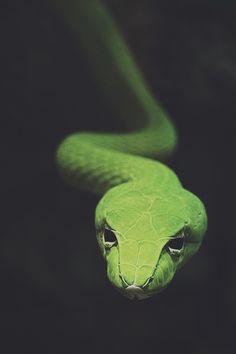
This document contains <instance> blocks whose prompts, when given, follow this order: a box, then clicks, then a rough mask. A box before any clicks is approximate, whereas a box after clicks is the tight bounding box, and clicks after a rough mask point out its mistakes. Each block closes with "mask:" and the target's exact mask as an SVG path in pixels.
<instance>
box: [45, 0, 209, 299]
mask: <svg viewBox="0 0 236 354" xmlns="http://www.w3.org/2000/svg"><path fill="white" fill-rule="evenodd" d="M50 1H51V3H52V4H53V6H54V8H55V10H56V11H57V13H58V14H59V15H60V16H61V17H62V19H63V21H64V22H65V23H66V24H67V25H68V27H69V28H70V30H71V32H72V34H73V36H74V37H75V39H76V40H77V41H78V44H79V46H80V47H81V48H82V49H83V52H84V55H85V57H86V59H87V63H88V65H89V66H90V68H91V72H92V73H93V75H94V78H95V80H96V82H97V84H98V86H99V87H100V89H101V91H102V92H103V94H104V98H106V99H107V102H108V103H109V104H110V105H111V107H112V108H113V111H114V116H118V117H120V118H122V119H123V121H124V122H126V123H127V125H128V129H127V132H125V133H105V132H104V133H103V132H75V133H73V134H71V135H70V136H68V137H66V138H65V139H64V140H63V141H62V142H61V144H60V145H59V147H58V149H57V153H56V162H57V164H58V167H59V170H60V172H61V174H62V175H63V178H64V179H65V180H66V181H67V182H68V183H70V184H71V185H72V186H74V187H76V188H80V189H85V190H87V191H89V192H93V193H96V194H97V195H99V196H100V197H101V199H100V201H99V202H98V205H97V207H96V211H95V227H96V236H97V242H98V245H99V247H100V250H101V253H102V255H103V257H104V260H105V262H106V266H107V275H108V279H109V280H110V282H111V284H112V285H113V286H114V287H115V289H117V290H118V291H119V292H120V293H122V294H123V295H125V296H126V297H128V298H129V299H139V300H141V299H145V298H148V297H150V296H152V295H154V294H157V293H159V292H160V291H162V290H163V289H165V288H166V286H167V285H168V284H169V283H170V282H171V281H172V279H173V277H174V275H175V273H176V271H178V270H179V269H180V268H181V267H182V266H183V265H184V264H186V263H187V261H188V260H189V259H190V258H191V257H192V256H193V255H194V254H195V253H196V252H197V251H198V249H199V247H200V245H201V243H202V240H203V237H204V235H205V232H206V229H207V215H206V209H205V207H204V204H203V203H202V201H201V200H200V199H199V198H198V197H197V196H196V195H194V194H193V193H192V192H190V191H188V190H186V189H185V188H184V186H183V185H182V183H181V182H180V180H179V178H178V177H177V175H176V174H175V172H174V171H173V170H172V169H171V168H170V167H168V166H167V165H165V164H164V163H163V161H164V160H165V159H166V158H167V157H168V156H169V155H170V154H171V153H172V152H173V151H174V150H175V147H176V144H177V133H176V129H175V126H174V124H173V122H172V120H171V118H170V117H169V115H168V114H167V112H166V110H165V109H164V108H163V107H162V105H161V103H160V102H159V101H158V100H157V99H156V97H155V96H154V95H153V93H152V92H151V90H150V88H149V86H148V83H147V82H146V80H145V78H144V76H143V74H142V73H141V70H140V69H139V67H138V66H137V64H136V63H135V60H134V57H133V55H132V53H131V52H130V50H129V48H128V45H127V44H126V42H125V39H124V37H123V35H122V33H121V31H120V30H119V28H118V26H117V24H116V21H115V20H114V19H113V18H112V16H111V15H110V13H109V11H108V10H107V9H106V7H105V6H104V4H103V3H102V1H99V0H90V1H89V0H50ZM91 261H92V260H91Z"/></svg>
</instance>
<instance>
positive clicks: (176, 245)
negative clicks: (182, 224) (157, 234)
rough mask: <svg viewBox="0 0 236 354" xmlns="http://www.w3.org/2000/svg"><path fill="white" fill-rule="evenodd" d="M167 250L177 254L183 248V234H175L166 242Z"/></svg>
mask: <svg viewBox="0 0 236 354" xmlns="http://www.w3.org/2000/svg"><path fill="white" fill-rule="evenodd" d="M167 248H168V250H169V252H170V253H171V254H173V255H179V254H180V253H181V252H182V251H183V249H184V234H181V235H180V236H177V237H175V238H173V239H172V240H170V241H169V242H168V243H167Z"/></svg>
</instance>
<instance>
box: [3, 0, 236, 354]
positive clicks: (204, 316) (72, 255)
mask: <svg viewBox="0 0 236 354" xmlns="http://www.w3.org/2000/svg"><path fill="white" fill-rule="evenodd" d="M109 3H110V7H111V9H112V10H113V13H114V14H115V15H116V17H117V19H118V22H119V23H120V26H121V28H122V29H123V31H124V33H125V35H126V37H127V39H128V41H129V44H130V46H131V48H132V49H133V52H134V53H135V56H136V58H137V61H138V63H139V65H140V66H141V67H142V70H143V72H144V73H145V75H146V77H147V79H148V81H149V82H150V85H151V87H152V89H153V91H154V93H155V94H156V95H157V96H158V97H159V99H160V100H161V102H163V104H164V105H165V107H166V109H167V110H168V111H169V113H170V114H171V116H172V117H173V119H174V121H175V123H176V125H177V127H178V131H179V141H180V144H179V148H178V151H177V153H176V154H175V155H174V157H173V158H172V159H171V160H169V161H168V164H169V165H170V166H171V167H172V168H174V170H175V171H176V173H177V174H178V175H179V177H180V178H181V180H182V182H183V183H184V185H185V186H186V188H188V189H190V190H191V191H193V192H195V193H196V194H197V195H198V196H200V198H202V200H203V201H204V202H205V204H206V207H207V210H208V216H209V229H208V232H207V235H206V238H205V241H204V244H203V246H202V248H201V250H200V252H199V253H198V254H197V256H195V257H194V258H193V259H192V260H191V261H190V262H189V264H188V265H187V266H185V268H184V269H183V270H182V271H181V272H179V273H178V274H177V275H176V277H175V279H174V280H173V282H172V283H171V285H170V286H169V287H168V289H167V290H165V292H163V293H162V294H160V295H158V296H156V297H153V298H151V299H149V300H146V301H141V302H136V301H133V302H132V301H130V300H127V299H125V298H123V297H122V296H121V295H120V294H118V293H117V292H115V291H114V290H113V289H112V287H111V286H110V284H109V283H108V281H107V278H106V272H105V264H104V262H103V260H102V257H101V255H100V253H99V250H98V247H97V244H96V240H95V233H94V226H93V223H94V208H95V206H96V203H97V201H98V199H97V197H96V196H93V195H90V194H89V193H85V192H78V191H75V190H74V189H72V188H70V187H68V186H66V185H65V184H64V183H62V182H61V180H60V178H59V176H58V171H57V169H56V166H55V163H54V153H55V149H56V146H57V144H58V143H59V142H60V141H61V140H62V139H63V138H64V137H65V136H66V135H67V134H68V133H70V132H74V131H76V130H95V131H96V130H97V131H99V130H106V131H114V130H116V131H120V130H122V129H123V126H122V123H121V122H119V121H115V120H113V118H112V117H113V115H112V111H111V109H110V108H109V107H108V104H107V102H106V100H105V98H104V97H102V95H101V93H100V92H99V90H98V89H97V86H96V83H95V81H94V78H93V77H92V75H91V73H90V71H89V67H88V66H87V63H86V59H85V57H84V55H83V53H82V51H81V50H80V48H79V47H78V44H77V42H76V39H75V38H74V37H73V35H72V34H71V33H70V31H69V30H68V28H67V27H66V26H65V25H64V24H63V22H62V20H61V19H60V18H59V17H57V16H56V14H55V13H54V11H53V10H52V9H51V8H50V6H49V4H48V3H47V1H46V0H45V1H37V2H36V1H29V0H22V1H19V0H12V1H1V8H2V10H1V27H2V29H1V33H2V35H3V39H2V41H1V54H2V59H3V61H2V64H1V85H2V95H1V99H2V100H1V101H2V102H1V107H0V113H1V123H2V124H1V126H2V129H1V132H2V138H1V142H0V144H1V178H2V183H1V185H0V188H1V203H2V212H1V215H2V221H1V241H0V262H1V273H0V276H1V288H0V289H1V290H0V296H1V298H0V304H1V309H0V311H1V313H0V326H1V331H0V332H1V334H0V336H1V348H2V349H1V351H2V353H4V354H5V353H15V352H16V351H17V352H19V351H20V352H22V353H23V352H24V353H34V354H36V353H44V354H45V353H51V354H53V353H67V354H72V353H80V352H82V353H84V352H90V351H91V350H94V352H97V353H106V352H109V353H114V354H115V353H132V352H134V353H139V352H140V353H141V352H142V353H149V352H154V353H173V352H175V353H191V354H198V353H199V354H205V353H207V354H209V353H232V352H234V350H233V342H234V333H235V296H236V286H235V269H234V258H235V255H234V254H235V246H236V242H235V222H234V220H235V197H234V193H233V192H234V191H233V187H234V183H235V179H234V177H233V169H234V163H235V162H234V161H235V157H234V153H235V148H234V141H235V129H234V121H235V113H236V109H235V89H236V60H235V59H236V48H235V40H236V31H235V11H236V7H235V5H234V2H233V1H227V0H225V1H219V0H218V1H216V0H215V1H207V0H205V1H199V0H198V1H194V0H191V1H190V0H188V1H187V0H179V1H174V0H158V1H157V0H155V1H154V0H153V1H152V0H146V1H141V0H132V1H128V0H119V1H118V0H112V1H109Z"/></svg>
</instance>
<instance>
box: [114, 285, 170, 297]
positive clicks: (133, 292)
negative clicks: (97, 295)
mask: <svg viewBox="0 0 236 354" xmlns="http://www.w3.org/2000/svg"><path fill="white" fill-rule="evenodd" d="M165 288H166V286H165V287H163V288H160V289H157V290H155V291H154V290H146V289H142V288H140V287H139V286H136V285H130V286H128V287H126V288H117V290H118V291H119V292H120V293H122V295H124V296H125V297H126V298H128V299H129V300H145V299H149V298H150V297H152V296H154V295H156V294H157V293H160V292H161V291H163V290H164V289H165Z"/></svg>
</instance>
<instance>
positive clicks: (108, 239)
mask: <svg viewBox="0 0 236 354" xmlns="http://www.w3.org/2000/svg"><path fill="white" fill-rule="evenodd" d="M103 241H104V246H105V248H107V249H109V248H111V247H113V246H115V245H117V238H116V235H115V233H114V231H112V230H110V229H108V228H105V229H104V233H103Z"/></svg>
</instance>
